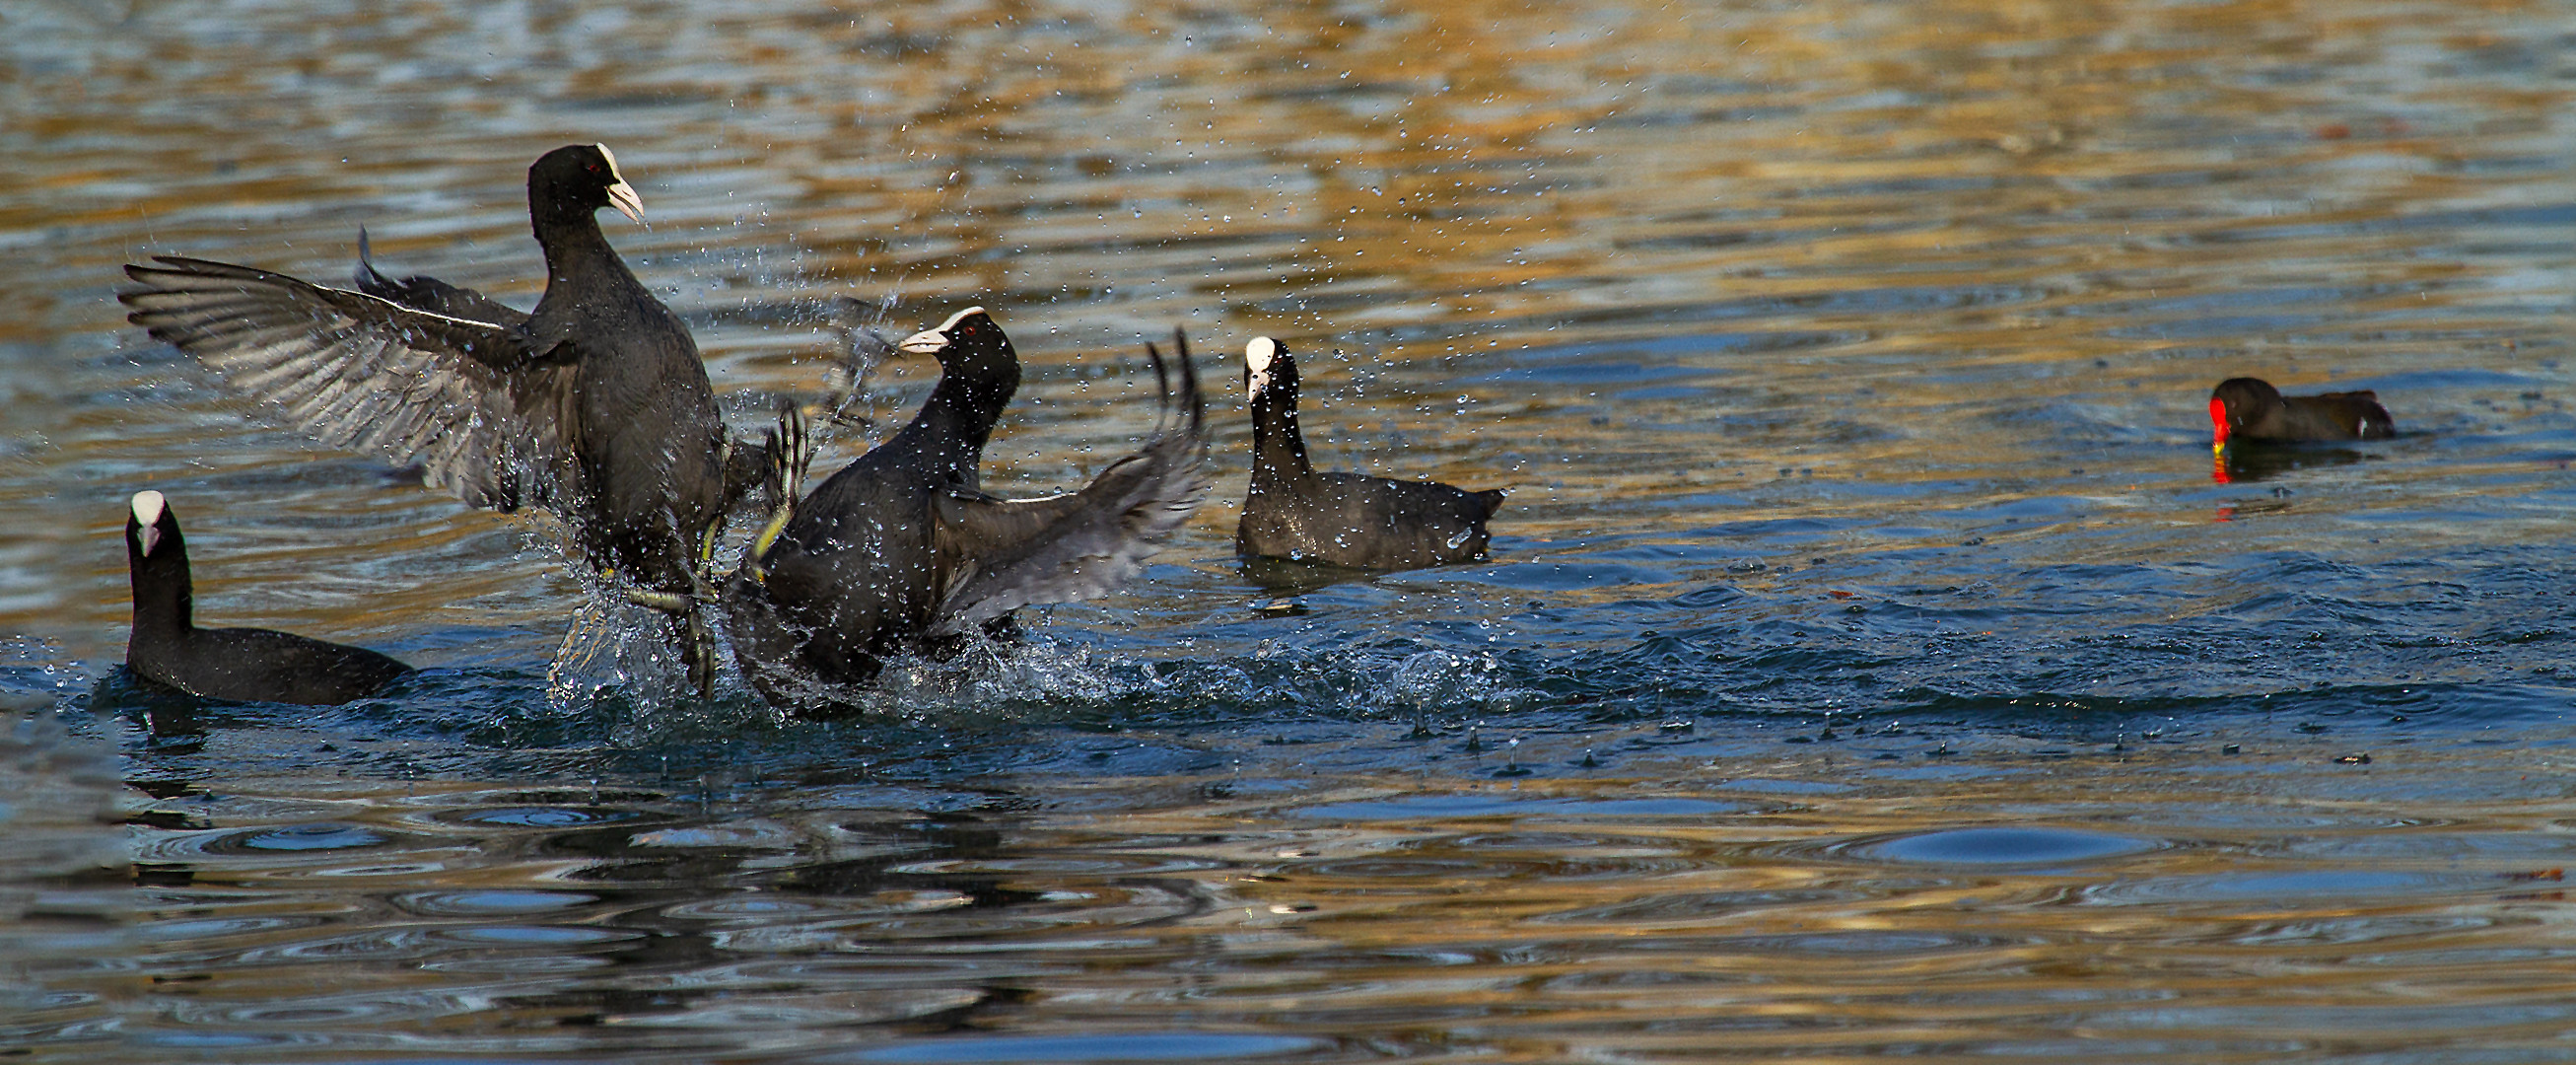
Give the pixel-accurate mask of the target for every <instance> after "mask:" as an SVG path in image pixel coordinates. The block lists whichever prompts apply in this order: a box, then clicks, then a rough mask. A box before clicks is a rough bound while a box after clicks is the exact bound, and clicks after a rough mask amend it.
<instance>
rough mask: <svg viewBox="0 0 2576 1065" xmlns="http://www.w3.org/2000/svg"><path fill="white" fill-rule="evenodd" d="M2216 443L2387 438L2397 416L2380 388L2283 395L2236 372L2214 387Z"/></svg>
mask: <svg viewBox="0 0 2576 1065" xmlns="http://www.w3.org/2000/svg"><path fill="white" fill-rule="evenodd" d="M2209 422H2210V427H2211V430H2212V433H2211V436H2212V438H2213V441H2212V442H2213V443H2215V444H2217V445H2219V446H2225V445H2226V444H2228V443H2231V442H2235V441H2248V442H2262V443H2300V442H2310V441H2319V440H2385V439H2387V438H2389V437H2392V436H2395V435H2397V420H2396V419H2394V418H2391V417H2389V416H2388V408H2386V407H2383V406H2380V405H2379V393H2377V392H2368V391H2363V392H2326V393H2323V394H2320V395H2314V396H2284V395H2282V394H2281V390H2280V389H2277V388H2274V387H2272V383H2271V382H2269V381H2265V380H2263V379H2261V378H2259V377H2231V378H2228V379H2227V380H2224V381H2221V382H2219V383H2218V387H2217V388H2214V389H2211V390H2210V393H2209Z"/></svg>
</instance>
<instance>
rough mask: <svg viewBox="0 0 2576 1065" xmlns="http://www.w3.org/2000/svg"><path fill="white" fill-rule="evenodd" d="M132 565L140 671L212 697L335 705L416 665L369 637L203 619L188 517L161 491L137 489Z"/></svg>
mask: <svg viewBox="0 0 2576 1065" xmlns="http://www.w3.org/2000/svg"><path fill="white" fill-rule="evenodd" d="M125 570H126V575H127V576H128V577H129V578H130V579H131V580H132V582H133V587H134V634H133V636H132V637H130V638H129V639H128V640H127V642H126V645H125V665H126V668H127V669H128V670H131V671H132V672H133V673H134V675H136V676H138V677H141V678H143V679H144V680H147V681H150V682H152V683H154V684H159V685H162V686H164V687H168V688H175V689H178V690H179V691H182V692H186V693H188V694H190V695H195V696H200V697H203V698H208V699H230V700H233V701H236V702H262V703H306V704H313V705H333V704H338V703H345V702H348V701H350V700H352V699H363V698H366V697H367V696H370V695H374V694H376V693H377V692H379V691H383V690H384V688H385V686H386V685H388V684H391V683H393V682H394V681H395V680H396V679H397V678H400V677H402V676H403V675H404V674H407V673H410V672H411V671H412V669H411V667H410V666H406V665H404V664H402V663H400V662H397V661H395V660H393V659H391V658H388V657H386V656H384V655H381V654H377V653H376V652H374V651H370V650H367V649H366V648H363V647H348V646H343V645H341V644H336V643H325V642H323V641H321V640H316V639H313V638H311V637H307V636H298V635H295V634H294V633H291V632H278V631H276V630H274V629H201V628H198V627H197V626H196V619H195V613H196V602H195V600H196V595H195V587H194V583H193V581H192V580H191V578H190V576H189V573H188V543H187V540H186V539H185V538H184V537H182V536H181V535H180V533H179V517H178V515H176V514H173V513H171V511H170V506H169V501H168V500H166V499H164V498H163V497H162V495H161V493H159V492H151V491H145V492H137V493H135V494H134V501H133V504H132V505H131V506H129V507H128V508H127V509H126V514H125Z"/></svg>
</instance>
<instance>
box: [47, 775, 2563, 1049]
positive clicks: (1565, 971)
mask: <svg viewBox="0 0 2576 1065" xmlns="http://www.w3.org/2000/svg"><path fill="white" fill-rule="evenodd" d="M2333 750H2334V748H2332V747H2330V746H2327V745H2324V744H2320V743H2316V742H2296V741H2294V742H2286V743H2277V744H2270V745H2266V746H2265V747H2264V748H2262V749H2255V750H2249V751H2248V752H2246V753H2244V754H2241V755H2237V756H2232V757H2230V758H2229V759H2228V760H2227V761H2226V762H2225V763H2222V764H2223V766H2224V768H2219V769H2216V770H2213V768H2212V766H2211V762H2210V759H2211V756H2212V755H2213V754H2214V753H2215V752H2214V751H2211V750H2204V749H2200V748H2198V747H2197V746H2194V745H2169V746H2162V747H2159V746H2155V745H2149V746H2146V747H2143V748H2138V749H2133V750H2131V751H2128V752H2125V753H2122V754H2119V755H2116V756H2109V757H2105V756H2100V755H2091V754H2073V755H2071V756H2070V754H2069V753H2068V752H2063V751H2060V752H2056V753H2047V752H2033V753H2031V754H2026V755H2021V756H2004V757H2000V758H1990V759H1980V760H1976V761H1974V762H1970V763H1959V764H1955V765H1953V766H1951V767H1950V768H1951V770H1952V771H1951V772H1947V773H1927V772H1924V771H1922V770H1921V769H1920V768H1915V767H1872V766H1870V765H1869V764H1868V763H1867V762H1866V761H1860V762H1855V761H1852V760H1849V759H1846V758H1838V757H1835V756H1833V755H1830V754H1828V755H1819V756H1815V757H1788V758H1781V757H1767V756H1766V757H1763V758H1758V759H1749V760H1736V759H1720V760H1717V761H1714V762H1710V763H1707V764H1703V765H1700V766H1697V767H1695V768H1689V769H1680V770H1679V771H1677V772H1674V773H1672V774H1669V775H1666V776H1663V777H1660V778H1657V779H1618V778H1603V779H1592V780H1558V781H1524V782H1513V783H1499V782H1498V783H1476V782H1469V781H1451V782H1446V783H1432V784H1429V785H1427V786H1426V785H1425V784H1424V783H1422V782H1419V781H1407V780H1401V779H1380V780H1376V781H1369V780H1362V779H1352V780H1345V781H1340V782H1323V781H1309V782H1297V781H1292V780H1261V781H1253V780H1238V781H1235V782H1232V783H1226V782H1207V781H1200V782H1195V783H1193V782H1183V781H1156V780H1150V779H1148V780H1135V779H1119V778H1112V779H1103V780H1098V781H1092V782H1064V781H1058V782H1051V783H1050V782H1033V783H1034V784H1035V786H1034V787H1032V788H1030V789H1028V790H1022V789H1020V788H1017V787H1014V786H1008V785H1004V786H1003V787H1002V790H1001V791H998V792H995V793H993V794H992V795H991V796H990V797H989V798H990V800H991V801H989V802H988V803H987V805H984V806H981V807H977V808H971V809H965V810H958V811H952V812H951V813H949V814H946V815H942V816H939V817H936V818H925V817H924V816H923V815H922V814H921V813H920V812H918V811H911V810H904V809H899V808H872V807H869V806H866V805H852V804H848V803H845V802H840V801H835V800H834V799H832V798H831V797H830V796H831V795H832V794H833V793H832V791H831V790H830V789H828V788H819V789H818V788H817V787H815V786H812V785H808V786H806V787H803V788H800V789H796V790H795V791H793V792H787V793H774V792H769V791H766V790H764V789H759V788H754V789H749V790H731V789H728V790H726V791H725V792H724V793H723V794H722V795H721V797H719V798H717V799H716V800H715V801H714V802H712V803H707V802H703V801H699V802H692V801H686V800H684V799H683V798H682V797H681V796H679V795H676V794H672V793H669V792H658V791H656V790H652V789H645V790H636V789H632V788H611V789H608V790H606V791H604V792H594V793H587V794H586V793H584V792H583V791H582V790H581V789H579V788H571V789H560V788H546V787H543V786H531V785H528V784H525V783H519V784H509V783H502V784H489V785H484V784H470V783H466V782H461V781H449V782H424V783H420V784H416V785H411V786H406V787H403V788H400V789H388V788H386V787H384V786H383V785H381V784H358V783H352V784H351V785H348V786H343V787H331V786H327V785H322V786H317V785H316V784H315V783H313V782H310V781H303V780H292V779H282V778H281V779H261V778H257V777H245V778H240V779H235V780H229V781H225V782H223V783H224V784H225V785H226V786H227V787H229V788H231V789H234V790H233V792H232V793H231V794H229V795H224V796H213V795H205V794H202V793H200V792H198V791H196V790H195V789H189V790H187V791H184V792H179V793H175V794H167V795H166V797H164V798H160V799H157V800H152V801H149V802H145V801H142V800H135V801H133V802H131V803H129V805H132V806H139V807H147V808H148V809H147V810H146V811H145V812H142V813H139V814H138V815H137V818H136V819H137V822H138V823H139V824H142V825H144V826H146V827H142V828H138V829H137V830H136V835H135V839H134V846H135V857H136V860H137V861H138V862H139V863H141V864H140V865H139V866H138V868H140V869H142V870H144V876H145V879H146V881H147V882H149V883H153V884H157V885H160V886H159V887H158V889H156V890H155V891H152V892H150V893H148V895H147V896H146V897H145V899H144V900H142V901H141V902H139V905H140V906H141V907H142V911H141V913H140V914H139V916H140V917H142V918H143V919H144V921H145V923H144V924H142V925H140V926H138V927H137V929H136V931H137V933H138V936H137V938H136V939H135V940H134V942H133V943H132V949H133V950H134V951H135V954H134V956H133V960H134V961H135V962H137V963H139V965H140V970H139V971H135V970H127V969H124V968H123V967H122V966H100V967H95V968H93V967H91V966H90V965H89V964H88V963H76V962H72V961H70V960H68V959H66V960H64V961H61V962H56V963H51V964H49V965H48V968H49V969H51V970H53V975H55V976H57V977H58V984H57V986H61V987H65V988H79V989H85V990H88V991H92V992H95V993H98V994H100V995H102V996H104V998H103V999H101V1000H98V1001H92V1002H90V1003H88V1005H87V1006H85V1007H84V1006H81V1005H80V1004H79V1003H77V1002H71V1003H69V1004H67V1005H62V1006H58V1007H56V1008H54V1009H52V1010H50V1011H49V1016H50V1017H53V1018H56V1019H60V1018H66V1017H73V1016H77V1015H80V1014H82V1013H84V1012H92V1011H95V1010H96V1009H98V1008H99V1007H100V1006H101V1005H102V1004H113V1005H114V1006H115V1007H116V1008H117V1009H119V1010H121V1011H123V1013H124V1015H125V1016H127V1017H129V1018H131V1022H130V1024H131V1026H130V1027H129V1028H128V1029H127V1031H126V1033H125V1037H126V1038H127V1039H128V1040H129V1041H130V1042H129V1044H128V1045H130V1046H134V1047H136V1048H144V1047H150V1046H155V1045H160V1046H182V1045H187V1044H185V1043H184V1042H182V1041H184V1040H186V1039H188V1038H190V1037H191V1035H192V1034H197V1033H203V1034H216V1033H222V1032H228V1031H232V1032H241V1033H243V1034H246V1035H252V1036H255V1037H268V1036H275V1035H279V1034H282V1033H295V1034H296V1035H297V1037H298V1038H301V1039H306V1040H312V1041H314V1042H315V1043H316V1045H318V1046H327V1047H336V1048H338V1049H339V1050H340V1051H342V1052H348V1051H359V1050H365V1049H367V1048H371V1047H392V1046H408V1047H412V1048H414V1051H415V1052H429V1051H435V1050H441V1049H444V1050H450V1051H464V1050H468V1049H470V1048H473V1047H478V1046H484V1045H487V1044H486V1042H485V1041H486V1040H498V1042H492V1043H490V1044H488V1045H492V1046H510V1047H513V1048H516V1049H517V1050H518V1051H520V1052H541V1051H544V1050H547V1049H563V1050H568V1049H573V1048H584V1049H586V1050H588V1051H589V1052H592V1053H598V1052H602V1051H609V1052H622V1053H631V1054H635V1055H639V1056H638V1057H636V1058H633V1059H632V1060H657V1061H658V1060H680V1059H682V1058H684V1057H685V1054H686V1053H689V1052H692V1050H699V1051H703V1050H706V1049H708V1048H711V1047H714V1046H718V1045H738V1046H740V1047H742V1048H743V1049H744V1050H746V1051H749V1050H753V1049H755V1048H756V1049H757V1051H758V1052H759V1053H761V1054H763V1055H778V1054H792V1053H795V1052H798V1051H814V1050H822V1049H830V1048H848V1047H852V1046H858V1047H866V1046H872V1045H878V1044H882V1043H886V1042H889V1041H901V1040H907V1039H919V1038H926V1037H932V1036H935V1035H938V1034H939V1033H946V1035H945V1036H941V1038H946V1039H950V1040H952V1041H955V1040H972V1039H977V1038H986V1037H995V1036H1011V1035H1019V1034H1033V1033H1050V1034H1056V1035H1064V1034H1067V1033H1085V1032H1101V1033H1109V1034H1110V1035H1109V1037H1110V1038H1113V1039H1114V1038H1115V1037H1116V1033H1120V1032H1127V1033H1136V1032H1164V1031H1199V1032H1229V1031H1233V1032H1244V1031H1259V1032H1265V1033H1270V1034H1273V1035H1285V1036H1297V1037H1304V1038H1310V1039H1313V1040H1315V1041H1316V1046H1318V1047H1319V1048H1323V1049H1322V1052H1321V1053H1319V1054H1318V1055H1317V1056H1318V1058H1319V1059H1322V1060H1360V1059H1365V1058H1372V1057H1376V1056H1381V1055H1385V1054H1389V1053H1393V1054H1398V1055H1402V1056H1413V1057H1429V1058H1434V1059H1445V1058H1450V1057H1476V1058H1482V1059H1487V1060H1504V1061H1533V1062H1544V1061H1562V1060H1570V1059H1571V1058H1573V1057H1583V1056H1598V1055H1618V1056H1625V1057H1628V1058H1630V1059H1633V1060H1666V1059H1688V1060H1712V1059H1715V1060H1733V1059H1739V1058H1740V1059H1755V1058H1769V1057H1774V1056H1777V1055H1781V1054H1793V1055H1806V1056H1844V1055H1848V1056H1853V1057H1876V1056H1881V1055H1920V1054H1926V1053H1939V1054H1947V1055H1956V1056H1963V1057H1968V1058H1977V1057H1984V1056H1988V1055H1989V1054H1996V1053H2004V1052H2008V1048H2014V1047H2018V1048H2021V1049H2020V1051H2019V1052H2023V1053H2046V1054H2081V1055H2111V1056H2116V1057H2120V1058H2121V1059H2123V1060H2167V1059H2170V1060H2234V1059H2237V1058H2242V1057H2260V1056H2264V1055H2272V1054H2281V1053H2290V1052H2297V1051H2302V1050H2306V1051H2318V1050H2336V1051H2343V1052H2354V1051H2360V1050H2362V1049H2363V1048H2373V1049H2376V1050H2380V1051H2404V1050H2413V1051H2417V1052H2424V1053H2434V1054H2440V1053H2445V1052H2454V1051H2462V1050H2466V1049H2468V1048H2472V1047H2475V1048H2482V1049H2486V1050H2498V1049H2502V1048H2511V1047H2519V1048H2523V1049H2527V1050H2533V1051H2538V1050H2542V1049H2544V1048H2546V1047H2548V1046H2550V1045H2552V1044H2553V1042H2554V1041H2555V1040H2556V1039H2557V1038H2558V1034H2559V1033H2561V1032H2563V1030H2564V1026H2565V1020H2564V1009H2565V1006H2564V995H2565V990H2566V987H2567V984H2568V981H2569V979H2570V973H2571V971H2572V970H2571V968H2570V965H2569V962H2568V960H2567V951H2566V949H2565V944H2564V942H2563V939H2564V937H2563V935H2562V934H2561V932H2560V929H2561V927H2562V926H2563V925H2564V923H2565V922H2564V917H2563V912H2564V910H2565V909H2566V903H2565V896H2564V891H2563V890H2562V886H2563V876H2564V873H2563V870H2562V868H2561V865H2562V864H2563V863H2564V862H2565V860H2566V859H2567V858H2568V856H2569V853H2570V851H2569V848H2568V846H2567V844H2566V842H2565V841H2564V839H2562V838H2560V837H2561V834H2560V833H2558V832H2557V829H2556V825H2557V824H2558V822H2559V821H2560V820H2562V819H2564V818H2565V817H2567V816H2568V815H2569V814H2570V812H2571V811H2570V808H2569V807H2568V804H2567V802H2566V801H2565V798H2564V796H2562V795H2559V794H2557V792H2558V791H2559V790H2561V789H2557V788H2555V787H2554V786H2550V785H2546V784H2535V783H2531V782H2529V778H2528V777H2525V778H2523V782H2519V783H2517V782H2511V781H2495V780H2491V781H2489V782H2487V783H2485V784H2483V785H2476V786H2469V787H2463V786H2462V785H2461V783H2460V781H2461V778H2460V777H2459V776H2458V774H2459V772H2460V771H2461V770H2462V769H2464V768H2473V767H2472V766H2469V765H2462V764H2459V762H2458V758H2459V757H2460V756H2454V755H2441V754H2428V755H2427V756H2425V757H2409V758H2407V759H2405V764H2404V765H2403V766H2402V767H2393V768H2390V769H2386V770H2379V769H2356V768H2352V767H2345V766H2338V765H2335V764H2333V762H2332V761H2331V759H2330V758H2329V757H2327V756H2328V755H2329V754H2330V753H2331V752H2332V751H2333ZM2543 761H2545V760H2535V761H2527V762H2522V763H2520V764H2521V766H2522V767H2526V768H2535V769H2536V768H2539V767H2540V765H2541V764H2542V763H2543ZM2495 767H2496V763H2495V761H2494V759H2492V758H2491V757H2489V756H2486V755H2483V754H2481V755H2477V756H2474V768H2475V769H2477V770H2478V771H2488V770H2492V769H2494V768H2495ZM995 783H997V784H1000V783H1002V782H999V781H996V782H995ZM163 790H164V791H165V792H167V791H168V790H169V789H168V788H166V787H165V788H164V789H163ZM1104 803H1105V805H1104ZM63 897H65V898H69V897H71V896H70V895H68V894H66V895H64V896H63ZM56 905H57V906H60V905H62V903H61V902H59V901H58V902H57V903H56ZM145 973H148V974H150V978H149V979H148V980H147V979H144V978H143V976H142V974H145ZM2467 1003H2481V1004H2482V1005H2481V1006H2479V1007H2478V1008H2454V1007H2457V1006H2459V1005H2462V1004H2467ZM759 1017H772V1018H776V1019H781V1020H784V1021H786V1022H787V1023H785V1024H783V1025H771V1026H767V1027H757V1026H755V1027H752V1028H745V1027H744V1024H745V1022H746V1021H748V1020H751V1019H753V1018H759ZM850 1025H873V1026H876V1027H872V1028H854V1027H847V1026H850ZM727 1031H734V1032H738V1033H739V1034H735V1035H730V1036H722V1037H717V1036H714V1035H713V1034H712V1033H717V1032H727ZM755 1032H756V1033H757V1034H754V1033H755ZM684 1033H694V1034H684ZM710 1038H715V1039H717V1040H718V1041H717V1042H709V1041H708V1040H709V1039H710ZM741 1040H749V1042H738V1041H741ZM2052 1048H2054V1049H2052ZM1095 1053H1105V1052H1102V1051H1095ZM657 1055H671V1056H670V1057H663V1056H657Z"/></svg>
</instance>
